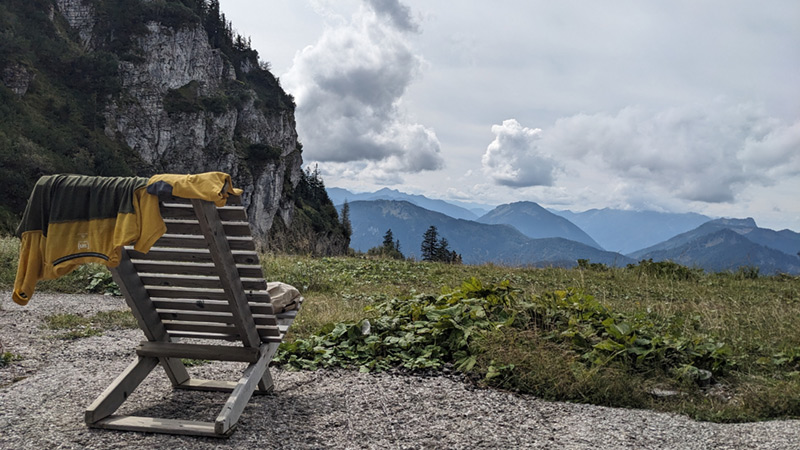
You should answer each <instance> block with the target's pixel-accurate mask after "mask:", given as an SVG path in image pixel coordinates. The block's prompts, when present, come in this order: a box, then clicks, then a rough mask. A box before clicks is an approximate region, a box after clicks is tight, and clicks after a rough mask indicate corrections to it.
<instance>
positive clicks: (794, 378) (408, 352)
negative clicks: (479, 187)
mask: <svg viewBox="0 0 800 450" xmlns="http://www.w3.org/2000/svg"><path fill="white" fill-rule="evenodd" d="M17 245H18V241H16V240H15V239H13V238H0V263H2V266H1V267H2V269H0V288H1V289H6V290H7V289H10V288H11V287H12V284H13V279H14V273H15V270H16V269H15V266H16V258H17ZM262 265H263V267H264V272H265V275H266V277H267V278H268V279H269V280H278V281H283V282H286V283H289V284H291V285H293V286H295V287H297V288H298V289H300V290H301V292H302V293H303V295H304V296H305V299H306V301H305V303H304V306H303V309H302V312H301V313H300V314H299V315H298V318H297V320H296V321H295V323H294V325H293V326H292V328H291V331H290V334H289V336H288V339H287V343H285V344H284V345H283V346H282V348H281V350H280V351H279V353H278V355H277V357H276V362H277V363H279V364H283V365H284V367H287V368H296V369H318V368H325V367H348V368H351V369H352V370H361V371H376V370H403V371H408V372H417V373H423V374H426V375H427V374H436V373H449V374H461V375H462V376H463V377H464V378H465V379H467V380H469V382H473V383H476V384H478V385H481V386H487V387H493V388H498V389H504V390H509V391H513V392H520V393H527V394H533V395H536V396H539V397H542V398H545V399H550V400H566V401H575V402H585V403H593V404H600V405H608V406H621V407H633V408H648V409H655V410H662V411H672V412H678V413H683V414H688V415H690V416H691V417H694V418H697V419H700V420H712V421H720V422H731V421H751V420H765V419H778V418H798V417H800V332H798V331H800V278H798V277H791V276H772V277H761V276H758V274H757V272H754V271H752V270H742V271H740V272H738V273H726V274H707V273H703V272H702V271H698V270H693V269H688V268H685V267H682V266H677V265H674V264H671V263H648V262H642V263H640V264H638V265H635V266H631V267H628V268H607V267H604V266H601V265H595V264H591V263H586V262H584V264H581V266H580V267H579V268H575V269H560V268H512V267H503V266H497V265H482V266H466V265H449V264H441V263H424V262H412V261H399V260H388V259H366V258H355V257H340V258H338V257H337V258H311V257H305V256H285V255H264V256H263V257H262ZM113 288H114V287H113V285H112V284H111V283H110V280H109V279H108V276H107V271H105V269H104V268H102V267H99V266H95V267H91V266H89V267H84V268H81V269H79V270H78V271H76V272H74V273H73V274H70V275H69V276H66V277H63V278H61V279H59V280H54V281H47V282H41V283H40V284H39V286H38V289H39V290H51V291H59V292H73V293H75V292H87V291H94V292H113V290H114V289H113ZM34 301H35V300H34ZM0 313H1V312H0ZM67 316H68V315H64V316H60V317H53V318H52V319H51V320H50V321H49V322H48V324H47V327H48V328H50V329H60V330H63V331H61V334H58V335H57V336H56V338H66V337H69V338H80V337H82V334H81V330H84V334H85V335H86V336H90V335H93V334H96V333H99V332H102V331H103V330H104V329H109V328H112V327H117V326H131V325H132V323H131V322H130V321H125V320H123V318H121V317H120V316H119V315H115V314H111V315H109V316H108V317H92V318H76V317H67ZM106 322H107V323H106ZM87 327H90V328H87ZM87 329H90V330H91V332H85V330H87ZM76 330H77V331H76ZM5 350H6V352H9V353H10V354H13V350H14V349H8V348H7V349H5Z"/></svg>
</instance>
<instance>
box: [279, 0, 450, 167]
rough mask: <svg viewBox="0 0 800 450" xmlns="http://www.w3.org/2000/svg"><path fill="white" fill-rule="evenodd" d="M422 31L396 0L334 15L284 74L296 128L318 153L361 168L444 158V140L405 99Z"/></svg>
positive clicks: (310, 153)
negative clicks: (414, 41)
mask: <svg viewBox="0 0 800 450" xmlns="http://www.w3.org/2000/svg"><path fill="white" fill-rule="evenodd" d="M417 31H418V25H417V23H416V22H415V20H414V18H413V17H412V15H411V11H410V9H409V8H408V7H407V6H405V5H403V4H402V3H400V2H399V1H397V0H365V1H364V2H363V4H362V5H361V7H360V8H359V9H358V10H357V11H356V12H355V13H354V14H353V16H352V17H350V18H349V19H347V20H330V21H329V24H328V26H327V27H326V29H325V31H324V33H323V35H322V36H321V37H320V39H319V40H318V41H317V42H316V43H315V44H314V45H311V46H308V47H306V48H305V49H303V50H302V51H301V52H299V53H298V54H297V55H296V56H295V59H294V63H293V66H292V68H291V69H290V70H289V72H288V73H287V74H286V75H285V76H284V77H283V82H284V84H285V85H286V87H287V89H288V90H289V91H290V92H292V93H293V95H294V96H295V98H296V100H297V122H298V124H297V128H298V132H299V136H300V139H301V141H302V142H303V145H304V154H305V155H306V156H307V157H308V158H309V159H312V160H316V161H322V162H335V163H354V162H359V163H360V164H357V165H356V166H354V169H355V170H357V172H358V173H359V174H361V175H366V176H374V177H380V178H386V177H384V174H393V177H389V178H396V176H397V174H398V173H415V172H420V171H424V170H435V169H439V168H441V167H442V166H443V164H444V160H443V158H442V156H441V154H440V145H439V140H438V139H437V137H436V134H435V133H434V131H433V130H432V129H431V128H428V127H425V126H424V125H422V124H419V123H415V122H414V121H413V120H412V119H411V118H409V117H408V115H407V114H406V112H405V110H404V109H403V107H402V100H403V96H404V94H405V92H406V90H407V88H408V86H409V85H410V84H411V83H412V82H413V81H414V80H415V78H416V77H417V76H418V74H419V73H420V70H421V66H422V62H423V60H422V58H421V57H420V56H419V55H418V54H416V53H415V51H414V49H413V48H412V46H411V45H410V43H409V36H411V35H413V33H416V32H417Z"/></svg>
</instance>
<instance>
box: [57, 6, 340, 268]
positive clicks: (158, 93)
mask: <svg viewBox="0 0 800 450" xmlns="http://www.w3.org/2000/svg"><path fill="white" fill-rule="evenodd" d="M56 8H57V13H59V14H61V15H62V16H63V17H64V18H65V19H66V22H67V23H68V24H69V25H70V26H71V27H72V28H73V29H74V31H75V32H76V35H77V37H78V39H79V41H80V44H81V45H82V46H83V47H84V49H85V50H86V51H88V52H92V51H100V50H102V49H104V47H103V43H104V42H106V41H107V40H108V36H104V35H101V34H100V33H99V32H98V30H101V29H102V27H101V26H98V23H99V20H101V19H100V18H99V17H98V16H99V14H98V13H97V12H96V10H95V7H94V6H93V3H92V2H91V1H89V0H57V2H56ZM106 47H108V46H106ZM104 51H105V50H104ZM125 51H126V54H125V55H119V54H118V55H117V56H118V73H119V81H120V84H121V90H120V92H121V93H120V94H119V95H116V96H114V97H113V98H111V99H110V101H108V103H107V106H106V107H105V110H104V113H103V115H104V119H105V125H104V127H105V128H104V129H105V134H106V136H108V137H109V138H113V139H118V140H122V141H124V142H125V143H126V144H127V145H128V146H129V147H130V148H132V149H133V150H135V151H136V153H137V154H138V155H139V156H140V158H141V161H142V166H143V167H141V168H140V169H138V171H139V172H140V173H141V174H143V175H146V174H151V173H198V172H205V171H223V172H227V173H230V174H231V175H232V176H233V179H234V183H235V185H236V186H237V187H240V188H242V189H244V196H243V202H244V204H245V205H246V206H247V210H248V215H249V217H250V220H251V222H252V225H253V228H254V232H255V233H256V234H257V237H258V238H259V240H260V241H261V242H262V244H263V247H264V248H277V247H280V246H279V245H278V246H275V245H271V244H270V242H269V239H270V229H271V228H272V226H273V222H274V220H275V218H276V217H280V220H281V222H282V225H283V226H282V227H281V228H282V230H284V231H285V230H286V229H291V224H292V221H293V219H294V217H293V216H294V214H295V207H294V202H293V200H292V199H291V198H290V195H291V192H287V191H291V190H292V189H293V188H294V187H296V186H297V184H298V182H299V180H300V179H301V178H302V177H303V172H302V169H301V164H302V155H301V146H300V145H299V144H298V138H297V132H296V131H295V119H294V105H293V104H291V103H290V104H288V105H287V104H286V103H285V102H284V103H283V104H282V105H279V106H275V105H271V104H268V102H267V101H265V100H264V98H263V97H264V95H262V93H257V92H256V90H255V89H257V87H256V88H254V87H252V83H250V82H248V80H251V79H252V78H251V76H252V75H253V74H254V73H255V72H258V71H260V72H261V73H260V76H261V79H266V80H267V81H269V80H273V81H274V84H275V88H276V89H278V90H280V88H279V86H277V81H276V80H275V79H274V78H273V77H272V75H271V74H268V73H267V74H264V73H263V72H265V71H264V70H262V69H260V68H259V67H258V60H257V57H255V58H256V59H255V60H254V59H253V58H244V59H242V60H240V61H238V64H239V67H235V66H234V64H235V63H234V62H232V61H231V59H230V58H229V57H227V56H226V55H225V54H224V53H223V52H222V51H221V50H220V49H217V48H213V47H212V46H211V45H210V44H209V35H208V34H207V31H206V29H205V28H204V27H203V25H202V23H201V21H200V20H196V21H184V22H182V23H180V24H178V25H175V24H170V25H165V24H164V23H161V22H159V21H157V20H152V21H149V22H147V23H146V24H145V28H144V29H143V30H140V31H138V32H137V33H135V34H134V35H133V36H132V38H131V41H130V45H129V46H128V48H126V50H125ZM131 55H133V56H131ZM237 74H238V76H239V78H237ZM280 92H281V93H282V95H284V96H285V93H283V92H282V91H280ZM281 234H282V236H283V232H282V233H281ZM283 237H285V236H283ZM329 240H330V237H327V238H326V237H323V238H322V239H319V240H317V239H311V241H318V242H322V241H326V242H327V241H329ZM334 240H336V239H334ZM339 241H341V240H339ZM318 242H314V243H313V244H312V247H316V246H317V245H318ZM342 244H344V248H341V247H342ZM346 246H347V244H346V242H335V243H330V244H328V243H326V244H325V245H324V247H330V248H326V249H325V251H323V252H319V251H317V249H315V248H314V249H309V250H310V251H313V252H314V253H342V252H343V251H344V250H346V248H347V247H346ZM337 247H339V248H337Z"/></svg>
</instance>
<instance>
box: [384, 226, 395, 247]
mask: <svg viewBox="0 0 800 450" xmlns="http://www.w3.org/2000/svg"><path fill="white" fill-rule="evenodd" d="M383 248H385V249H386V250H389V251H391V250H394V249H395V248H394V235H392V229H391V228H389V229H388V230H386V234H384V235H383Z"/></svg>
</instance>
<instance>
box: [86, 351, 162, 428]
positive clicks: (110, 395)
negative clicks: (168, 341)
mask: <svg viewBox="0 0 800 450" xmlns="http://www.w3.org/2000/svg"><path fill="white" fill-rule="evenodd" d="M157 364H158V358H152V357H141V356H140V357H138V358H137V359H136V360H135V361H133V362H132V363H131V364H130V365H129V366H128V368H127V369H125V370H124V371H123V372H122V373H121V374H119V376H118V377H117V378H116V379H115V380H114V382H113V383H111V385H110V386H108V387H107V388H106V390H105V391H103V393H102V394H100V396H99V397H97V399H96V400H95V401H94V402H92V404H91V405H89V407H88V408H87V409H86V413H85V416H84V418H85V420H86V424H87V425H89V426H93V425H94V424H95V423H96V422H97V421H99V420H100V419H103V418H105V417H108V416H110V415H111V414H114V411H116V410H117V408H119V406H120V405H121V404H122V402H124V401H125V399H127V398H128V396H129V395H131V393H132V392H133V391H134V389H136V387H137V386H139V384H141V382H142V381H143V380H144V379H145V378H147V375H148V374H150V372H151V371H152V370H153V369H154V368H155V367H156V365H157Z"/></svg>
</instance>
